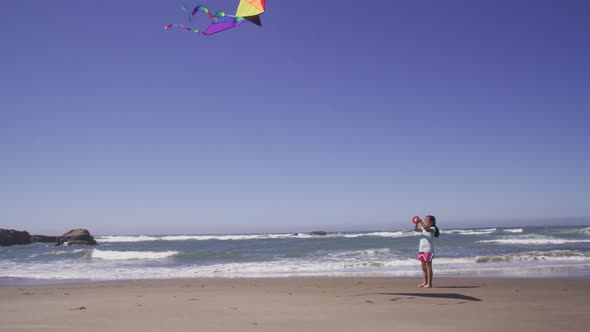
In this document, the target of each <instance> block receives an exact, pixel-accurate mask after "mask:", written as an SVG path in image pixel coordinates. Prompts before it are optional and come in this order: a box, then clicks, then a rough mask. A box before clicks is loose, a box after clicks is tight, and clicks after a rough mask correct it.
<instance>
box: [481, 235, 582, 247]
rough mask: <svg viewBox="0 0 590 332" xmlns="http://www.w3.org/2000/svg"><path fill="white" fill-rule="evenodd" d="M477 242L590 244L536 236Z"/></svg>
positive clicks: (578, 240) (577, 240)
mask: <svg viewBox="0 0 590 332" xmlns="http://www.w3.org/2000/svg"><path fill="white" fill-rule="evenodd" d="M477 242H481V243H498V244H531V245H544V244H566V243H590V240H583V239H562V238H554V237H545V236H536V237H524V238H520V237H510V238H505V239H494V240H480V241H477Z"/></svg>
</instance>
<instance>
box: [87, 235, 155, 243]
mask: <svg viewBox="0 0 590 332" xmlns="http://www.w3.org/2000/svg"><path fill="white" fill-rule="evenodd" d="M158 240H161V238H160V237H157V236H145V235H138V236H122V235H108V236H99V237H96V241H97V242H99V243H100V242H144V241H158Z"/></svg>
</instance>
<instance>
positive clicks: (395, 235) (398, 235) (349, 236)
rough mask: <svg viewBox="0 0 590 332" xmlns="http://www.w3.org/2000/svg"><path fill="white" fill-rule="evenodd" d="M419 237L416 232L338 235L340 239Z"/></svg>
mask: <svg viewBox="0 0 590 332" xmlns="http://www.w3.org/2000/svg"><path fill="white" fill-rule="evenodd" d="M415 235H417V234H416V232H414V231H396V232H370V233H338V234H337V236H338V237H345V238H356V237H388V238H396V237H406V236H415Z"/></svg>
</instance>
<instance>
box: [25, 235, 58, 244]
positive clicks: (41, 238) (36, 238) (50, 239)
mask: <svg viewBox="0 0 590 332" xmlns="http://www.w3.org/2000/svg"><path fill="white" fill-rule="evenodd" d="M36 242H41V243H56V242H57V236H47V235H31V243H36Z"/></svg>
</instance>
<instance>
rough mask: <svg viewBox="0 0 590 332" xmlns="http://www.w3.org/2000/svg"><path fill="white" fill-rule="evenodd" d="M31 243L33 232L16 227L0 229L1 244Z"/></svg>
mask: <svg viewBox="0 0 590 332" xmlns="http://www.w3.org/2000/svg"><path fill="white" fill-rule="evenodd" d="M29 243H31V234H29V232H27V231H17V230H14V229H0V246H13V245H15V244H29Z"/></svg>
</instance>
